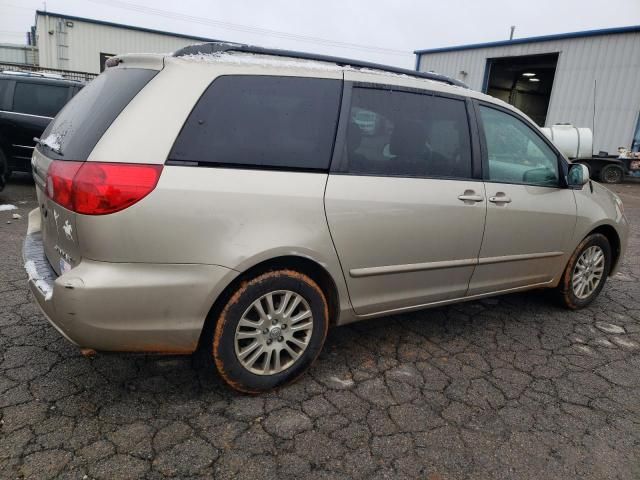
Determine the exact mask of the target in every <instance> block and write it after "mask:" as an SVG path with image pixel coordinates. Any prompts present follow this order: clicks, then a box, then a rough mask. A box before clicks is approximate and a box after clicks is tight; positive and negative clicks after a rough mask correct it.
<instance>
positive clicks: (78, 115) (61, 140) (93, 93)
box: [31, 67, 158, 275]
mask: <svg viewBox="0 0 640 480" xmlns="http://www.w3.org/2000/svg"><path fill="white" fill-rule="evenodd" d="M157 73H158V71H157V70H155V69H147V68H125V67H115V68H108V69H107V70H106V71H105V72H104V73H102V74H101V75H100V76H98V77H97V78H96V79H94V80H93V81H91V83H89V84H88V85H87V86H86V87H85V88H83V89H82V90H81V91H80V92H79V93H78V94H77V95H76V96H75V97H74V98H73V99H72V100H71V101H70V102H69V103H68V104H67V105H66V106H65V107H64V108H63V109H62V111H60V113H59V114H58V115H57V116H56V117H55V119H53V121H52V122H51V123H50V124H49V126H48V127H47V129H46V130H45V131H44V133H43V134H42V138H41V139H40V141H39V142H38V145H37V147H36V149H35V151H34V154H33V158H32V160H31V163H32V167H33V176H34V179H35V183H36V194H37V198H38V206H39V208H40V214H41V217H42V222H41V229H42V237H43V241H44V247H45V253H46V256H47V258H48V260H49V262H50V263H51V266H52V268H53V269H54V270H55V272H56V273H57V274H58V275H61V274H63V273H65V272H66V271H68V270H70V269H71V268H73V267H74V266H76V265H77V264H78V263H79V262H80V260H81V248H80V245H81V243H80V242H81V241H82V240H81V239H79V238H78V236H77V230H76V220H77V218H78V217H79V215H80V214H78V213H75V212H74V207H73V201H72V200H70V199H69V198H68V196H67V195H66V190H65V189H70V188H71V182H72V180H73V173H74V172H77V171H78V170H79V168H80V167H81V166H82V164H83V163H84V162H86V161H87V158H88V157H89V154H90V153H91V151H92V150H93V149H94V147H95V146H96V144H97V143H98V141H99V140H100V138H101V137H102V136H103V134H104V133H105V132H106V131H107V129H108V128H109V126H110V125H111V124H112V123H113V121H114V120H115V119H116V118H117V117H118V115H120V113H121V112H122V111H123V110H124V108H125V107H126V106H127V105H128V104H129V102H130V101H131V100H132V99H133V98H134V97H135V96H136V95H137V94H138V92H140V90H142V88H144V86H145V85H146V84H147V83H148V82H149V81H150V80H151V79H152V78H153V77H154V76H155V75H156V74H157ZM54 198H55V201H54V200H53V199H54Z"/></svg>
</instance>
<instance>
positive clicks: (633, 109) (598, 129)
mask: <svg viewBox="0 0 640 480" xmlns="http://www.w3.org/2000/svg"><path fill="white" fill-rule="evenodd" d="M553 52H559V54H560V56H559V58H558V65H557V69H556V75H555V79H554V83H553V90H552V92H551V101H550V103H549V110H548V112H547V120H546V125H547V126H549V125H553V124H554V123H559V122H570V123H572V124H574V125H576V126H579V127H589V128H593V127H594V122H593V119H594V91H595V128H594V146H593V148H594V151H595V152H598V151H600V150H605V151H608V152H610V153H614V152H615V151H616V149H617V148H618V147H621V146H624V147H629V146H631V139H632V137H633V132H634V130H635V127H636V122H637V120H638V115H639V113H640V33H623V34H616V35H603V36H597V37H583V38H570V39H562V40H553V41H548V42H537V43H523V44H517V45H509V46H500V47H488V48H477V49H470V50H458V51H449V52H439V53H427V54H422V55H421V57H420V63H419V69H420V70H422V71H428V70H433V71H436V72H438V73H442V74H445V75H449V76H451V77H454V78H458V79H460V80H462V81H464V82H466V83H467V84H468V85H469V86H470V87H471V88H473V89H474V90H481V89H482V86H483V81H484V76H485V68H486V64H487V59H489V58H499V57H511V56H518V55H533V54H539V53H553ZM461 71H465V72H467V75H466V76H462V75H461V74H460V72H461ZM594 87H595V88H594Z"/></svg>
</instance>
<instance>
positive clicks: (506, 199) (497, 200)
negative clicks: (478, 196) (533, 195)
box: [489, 192, 511, 203]
mask: <svg viewBox="0 0 640 480" xmlns="http://www.w3.org/2000/svg"><path fill="white" fill-rule="evenodd" d="M489 201H490V202H491V203H511V197H507V196H506V195H505V194H504V193H502V192H498V193H496V196H495V197H489Z"/></svg>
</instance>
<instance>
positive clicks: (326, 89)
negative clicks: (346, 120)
mask: <svg viewBox="0 0 640 480" xmlns="http://www.w3.org/2000/svg"><path fill="white" fill-rule="evenodd" d="M341 83H342V82H341V81H340V80H327V79H318V78H298V77H270V76H241V75H240V76H233V75H230V76H224V77H220V78H218V79H217V80H215V81H214V82H213V83H212V84H211V85H210V86H209V88H208V89H207V90H206V91H205V93H204V94H203V95H202V97H201V98H200V100H199V101H198V103H197V104H196V106H195V108H194V109H193V111H192V112H191V114H190V115H189V118H188V119H187V121H186V123H185V125H184V127H183V128H182V131H181V132H180V135H179V136H178V138H177V139H176V142H175V144H174V146H173V150H172V151H171V154H170V155H169V160H177V161H190V162H200V163H204V164H216V165H226V166H249V167H266V168H269V167H272V168H284V169H289V168H291V169H302V170H326V169H328V167H329V162H330V157H331V151H332V148H333V140H334V135H335V129H336V122H337V120H338V109H339V104H340V92H341Z"/></svg>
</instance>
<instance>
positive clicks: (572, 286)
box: [558, 233, 611, 310]
mask: <svg viewBox="0 0 640 480" xmlns="http://www.w3.org/2000/svg"><path fill="white" fill-rule="evenodd" d="M610 270H611V246H610V245H609V241H608V240H607V237H605V236H604V235H602V234H599V233H595V234H592V235H589V236H588V237H587V238H585V239H584V240H583V241H582V242H580V245H578V247H577V248H576V250H575V252H574V253H573V255H572V256H571V258H570V259H569V263H568V264H567V267H566V269H565V271H564V274H563V275H562V280H561V281H560V285H559V286H558V293H559V294H560V299H561V301H562V303H563V304H564V305H565V306H566V307H567V308H570V309H572V310H577V309H580V308H584V307H586V306H587V305H589V304H590V303H591V302H593V300H595V298H596V297H597V296H598V294H599V293H600V291H601V290H602V288H603V287H604V284H605V282H606V280H607V276H608V275H609V271H610Z"/></svg>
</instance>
